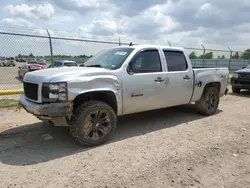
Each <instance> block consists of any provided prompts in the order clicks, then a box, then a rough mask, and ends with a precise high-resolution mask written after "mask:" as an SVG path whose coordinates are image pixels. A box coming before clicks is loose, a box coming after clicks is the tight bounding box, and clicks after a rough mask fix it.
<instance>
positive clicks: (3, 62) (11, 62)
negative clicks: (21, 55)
mask: <svg viewBox="0 0 250 188" xmlns="http://www.w3.org/2000/svg"><path fill="white" fill-rule="evenodd" d="M0 66H4V67H5V66H8V67H9V66H13V67H14V66H16V60H15V58H14V57H1V59H0Z"/></svg>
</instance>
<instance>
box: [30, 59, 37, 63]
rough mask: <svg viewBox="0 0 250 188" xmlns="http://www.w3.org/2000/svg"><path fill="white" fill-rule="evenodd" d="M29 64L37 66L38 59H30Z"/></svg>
mask: <svg viewBox="0 0 250 188" xmlns="http://www.w3.org/2000/svg"><path fill="white" fill-rule="evenodd" d="M28 64H37V60H36V59H28Z"/></svg>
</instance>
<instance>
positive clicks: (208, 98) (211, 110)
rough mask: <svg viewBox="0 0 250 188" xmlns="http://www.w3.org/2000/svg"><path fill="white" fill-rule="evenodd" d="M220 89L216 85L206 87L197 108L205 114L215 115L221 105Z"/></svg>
mask: <svg viewBox="0 0 250 188" xmlns="http://www.w3.org/2000/svg"><path fill="white" fill-rule="evenodd" d="M219 101H220V97H219V91H218V89H216V88H214V87H207V88H205V90H204V92H203V94H202V96H201V99H200V101H198V102H196V106H197V109H198V110H199V112H200V113H202V114H204V115H213V114H215V113H216V111H217V109H218V106H219Z"/></svg>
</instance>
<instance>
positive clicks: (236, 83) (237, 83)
mask: <svg viewBox="0 0 250 188" xmlns="http://www.w3.org/2000/svg"><path fill="white" fill-rule="evenodd" d="M231 85H232V87H234V88H239V89H250V80H242V79H239V78H231Z"/></svg>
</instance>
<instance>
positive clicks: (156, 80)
mask: <svg viewBox="0 0 250 188" xmlns="http://www.w3.org/2000/svg"><path fill="white" fill-rule="evenodd" d="M164 81H165V79H162V78H161V77H158V78H156V79H155V82H164Z"/></svg>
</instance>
